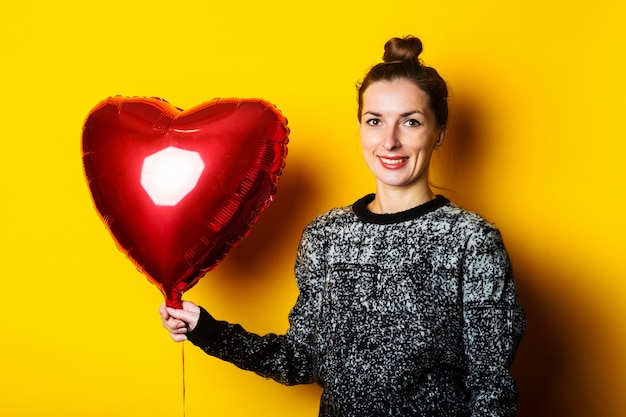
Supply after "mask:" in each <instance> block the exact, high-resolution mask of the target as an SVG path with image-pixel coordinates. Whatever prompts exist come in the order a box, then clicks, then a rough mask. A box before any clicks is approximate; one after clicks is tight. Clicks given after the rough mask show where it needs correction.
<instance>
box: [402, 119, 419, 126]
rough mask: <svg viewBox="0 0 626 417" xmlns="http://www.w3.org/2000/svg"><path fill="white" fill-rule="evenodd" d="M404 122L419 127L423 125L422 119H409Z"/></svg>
mask: <svg viewBox="0 0 626 417" xmlns="http://www.w3.org/2000/svg"><path fill="white" fill-rule="evenodd" d="M404 124H405V125H406V126H409V127H417V126H420V125H421V123H420V121H419V120H417V119H409V120H407V121H405V122H404Z"/></svg>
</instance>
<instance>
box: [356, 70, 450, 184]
mask: <svg viewBox="0 0 626 417" xmlns="http://www.w3.org/2000/svg"><path fill="white" fill-rule="evenodd" d="M360 117H361V119H360V121H359V131H360V133H361V147H362V149H363V156H364V158H365V162H366V164H367V166H368V167H369V169H370V170H371V171H372V173H373V174H374V176H375V177H376V182H377V187H378V189H379V190H380V187H390V188H409V187H426V188H427V189H428V166H429V163H430V156H431V154H432V151H433V149H434V148H435V146H437V145H438V140H439V138H440V136H441V135H442V132H441V130H440V129H438V128H437V126H436V123H435V115H434V113H433V111H432V109H431V107H430V100H429V97H428V95H427V94H426V93H425V92H424V91H423V90H422V89H420V88H419V87H417V86H416V85H415V84H414V83H413V82H411V81H408V80H406V79H402V78H401V79H397V80H393V81H377V82H375V83H372V84H371V85H370V86H369V87H367V89H366V90H365V92H364V93H363V98H362V110H361V115H360Z"/></svg>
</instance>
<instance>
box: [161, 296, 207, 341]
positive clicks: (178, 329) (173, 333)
mask: <svg viewBox="0 0 626 417" xmlns="http://www.w3.org/2000/svg"><path fill="white" fill-rule="evenodd" d="M159 314H160V315H161V322H162V323H163V327H165V329H166V330H167V331H168V332H169V333H170V337H171V338H172V339H173V340H174V341H175V342H182V341H185V340H187V332H188V331H191V330H193V329H195V328H196V326H197V325H198V318H199V317H200V307H198V306H197V305H195V304H194V303H192V302H191V301H183V309H182V310H177V309H174V308H171V307H167V306H166V305H165V303H163V304H161V307H160V308H159Z"/></svg>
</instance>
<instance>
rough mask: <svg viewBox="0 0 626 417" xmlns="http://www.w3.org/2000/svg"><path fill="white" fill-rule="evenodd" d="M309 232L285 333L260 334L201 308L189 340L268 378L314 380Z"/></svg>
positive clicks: (302, 244)
mask: <svg viewBox="0 0 626 417" xmlns="http://www.w3.org/2000/svg"><path fill="white" fill-rule="evenodd" d="M313 247H314V246H312V245H311V242H310V235H309V234H308V233H307V231H305V233H304V234H303V237H302V240H301V242H300V246H299V249H298V254H297V258H296V278H297V281H298V287H299V290H300V293H299V296H298V300H297V301H296V304H295V306H294V307H293V309H292V310H291V312H290V314H289V323H290V327H289V329H288V330H287V332H286V333H285V334H284V335H277V334H273V333H269V334H266V335H263V336H260V335H257V334H255V333H251V332H248V331H246V330H245V329H244V328H243V327H242V326H240V325H239V324H231V323H227V322H225V321H219V320H216V319H214V318H213V317H212V316H211V315H210V314H209V313H208V312H207V311H206V310H204V309H201V312H200V319H199V321H198V324H197V326H196V328H195V329H194V330H193V331H191V332H189V334H188V340H189V341H190V342H191V343H193V344H194V345H196V346H198V347H200V348H201V349H202V350H204V352H206V353H207V354H209V355H211V356H215V357H217V358H220V359H222V360H225V361H227V362H230V363H232V364H234V365H236V366H238V367H239V368H241V369H244V370H248V371H252V372H255V373H257V374H258V375H260V376H262V377H265V378H271V379H274V380H276V381H277V382H280V383H282V384H285V385H295V384H306V383H311V382H314V381H315V376H316V374H315V372H314V366H313V364H314V360H313V353H312V348H311V346H312V343H313V339H312V338H313V331H312V329H313V328H314V323H313V320H314V319H315V318H316V317H317V316H316V314H315V313H314V312H315V311H316V310H317V308H316V307H315V302H314V296H313V295H314V294H313V293H312V291H314V287H313V286H312V285H311V282H313V280H312V279H311V277H310V275H309V274H310V272H311V271H312V268H314V264H315V262H313V261H312V260H313V259H314V257H313V253H312V252H311V251H310V249H311V248H313Z"/></svg>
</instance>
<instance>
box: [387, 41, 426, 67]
mask: <svg viewBox="0 0 626 417" xmlns="http://www.w3.org/2000/svg"><path fill="white" fill-rule="evenodd" d="M421 53H422V41H421V40H419V39H418V38H416V37H415V36H410V35H409V36H405V37H404V38H391V39H389V40H388V41H387V43H385V53H384V54H383V61H384V62H398V61H399V62H403V61H413V60H418V59H419V56H420V54H421Z"/></svg>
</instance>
